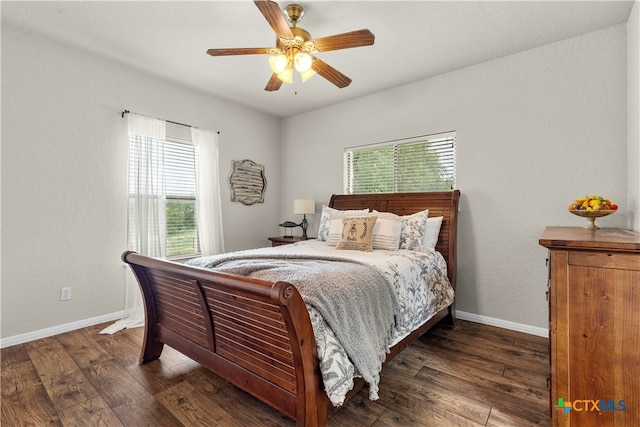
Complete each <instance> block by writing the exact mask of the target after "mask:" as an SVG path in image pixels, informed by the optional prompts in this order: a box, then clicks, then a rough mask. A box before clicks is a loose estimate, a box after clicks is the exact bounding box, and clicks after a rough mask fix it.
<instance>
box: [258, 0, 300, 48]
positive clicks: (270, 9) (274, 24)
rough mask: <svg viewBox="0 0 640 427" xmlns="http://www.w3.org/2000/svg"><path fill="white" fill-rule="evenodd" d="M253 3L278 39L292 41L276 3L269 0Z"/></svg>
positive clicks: (284, 19)
mask: <svg viewBox="0 0 640 427" xmlns="http://www.w3.org/2000/svg"><path fill="white" fill-rule="evenodd" d="M253 3H255V5H256V6H257V7H258V9H259V10H260V13H262V15H263V16H264V18H265V19H266V20H267V22H268V23H269V25H271V28H273V31H275V33H276V35H277V36H278V37H280V38H284V39H292V38H293V37H294V36H293V33H292V32H291V28H289V24H288V23H287V20H286V18H285V17H284V15H283V14H282V11H281V10H280V6H278V3H276V2H274V1H270V0H253Z"/></svg>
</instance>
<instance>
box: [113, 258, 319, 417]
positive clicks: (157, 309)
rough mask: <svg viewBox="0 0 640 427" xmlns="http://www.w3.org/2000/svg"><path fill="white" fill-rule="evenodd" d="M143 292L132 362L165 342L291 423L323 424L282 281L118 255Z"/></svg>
mask: <svg viewBox="0 0 640 427" xmlns="http://www.w3.org/2000/svg"><path fill="white" fill-rule="evenodd" d="M122 260H123V261H124V262H126V263H127V264H129V265H130V267H131V268H132V270H133V272H134V274H135V276H136V278H137V280H138V284H139V285H140V289H141V291H142V294H143V297H144V308H145V318H146V322H145V334H144V342H143V347H142V351H141V355H140V363H147V362H150V361H153V360H155V359H157V358H158V357H160V353H161V352H162V349H163V347H164V344H167V345H169V346H171V347H173V348H174V349H176V350H178V351H180V352H181V353H183V354H186V355H188V356H189V357H191V358H192V359H193V360H195V361H196V362H198V363H200V364H201V365H203V366H205V367H206V368H208V369H210V370H211V371H213V372H215V373H216V374H218V375H219V376H221V377H223V378H225V379H226V380H228V381H230V382H231V383H233V384H235V385H236V386H238V387H240V388H241V389H243V390H245V391H246V392H248V393H250V394H252V395H254V396H255V397H257V398H259V399H261V400H262V401H264V402H265V403H267V404H268V405H270V406H272V407H274V408H276V409H277V410H279V411H280V412H282V413H283V414H285V415H287V416H289V417H290V418H292V419H294V420H297V425H299V426H319V425H325V424H326V419H327V406H328V397H327V396H326V393H325V392H324V390H323V389H322V385H321V384H320V380H319V378H320V376H319V373H318V372H316V369H317V367H318V364H317V360H318V356H317V351H316V343H315V339H314V336H313V330H312V328H311V320H310V319H309V313H308V311H307V308H306V306H305V304H304V301H303V300H302V297H301V296H300V294H299V293H298V291H297V289H296V288H295V287H294V286H293V285H291V284H290V283H287V282H275V283H272V282H267V281H263V280H259V279H251V278H247V277H242V278H239V277H237V276H233V275H230V274H225V273H219V272H214V271H210V270H205V269H199V268H196V267H191V266H186V265H182V264H178V263H174V262H170V261H164V260H159V259H153V258H148V257H145V256H141V255H138V254H137V253H135V252H131V251H127V252H125V253H123V254H122Z"/></svg>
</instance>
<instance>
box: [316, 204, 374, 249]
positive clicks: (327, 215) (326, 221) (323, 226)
mask: <svg viewBox="0 0 640 427" xmlns="http://www.w3.org/2000/svg"><path fill="white" fill-rule="evenodd" d="M366 213H369V209H355V210H348V211H341V210H338V209H333V208H330V207H329V206H327V205H322V215H320V225H319V227H318V240H320V241H326V240H327V238H328V237H329V227H330V226H331V218H332V217H333V216H336V217H341V216H345V215H362V214H366Z"/></svg>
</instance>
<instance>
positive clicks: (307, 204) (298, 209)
mask: <svg viewBox="0 0 640 427" xmlns="http://www.w3.org/2000/svg"><path fill="white" fill-rule="evenodd" d="M293 213H294V214H295V215H303V218H302V222H301V223H300V224H298V226H299V227H302V238H303V239H305V240H306V239H308V237H307V227H308V226H309V224H308V222H307V215H312V214H315V213H316V202H314V201H313V200H312V199H295V200H294V201H293Z"/></svg>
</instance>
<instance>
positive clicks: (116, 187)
mask: <svg viewBox="0 0 640 427" xmlns="http://www.w3.org/2000/svg"><path fill="white" fill-rule="evenodd" d="M124 108H127V109H129V110H131V111H134V112H137V113H140V114H145V115H149V116H154V117H160V118H164V119H168V120H173V121H177V122H181V123H188V124H191V125H194V126H198V127H201V128H204V129H212V130H220V131H221V135H220V145H221V149H220V166H221V170H222V173H221V175H222V177H221V178H222V179H223V184H222V194H223V220H224V222H225V238H226V246H227V249H231V250H233V249H242V248H249V247H256V246H260V245H264V244H266V243H268V242H267V240H266V236H267V235H269V234H271V233H274V232H275V231H276V230H277V225H276V224H277V223H278V222H277V221H278V220H279V211H280V205H279V203H280V192H279V187H280V185H279V184H280V172H279V171H280V156H279V149H280V121H279V120H278V119H276V118H273V117H270V116H268V115H266V114H262V113H257V112H255V111H253V110H250V109H248V108H245V107H241V106H239V105H236V104H232V103H230V102H227V101H223V100H221V99H217V98H213V97H211V96H205V95H202V94H200V93H197V92H194V91H192V90H190V89H186V88H181V87H178V86H175V85H173V84H171V83H169V82H167V81H163V80H160V79H158V78H154V77H150V76H147V75H145V74H141V73H138V72H136V71H133V70H132V69H129V68H126V67H121V66H119V65H117V64H115V63H112V62H109V61H105V60H102V59H99V58H97V57H94V56H92V55H90V54H86V53H83V52H81V51H78V50H75V49H71V48H66V47H64V46H62V45H60V44H56V43H52V42H49V41H46V40H43V39H40V38H38V37H35V36H31V35H29V34H25V33H21V32H17V31H14V30H12V29H11V28H9V27H7V26H5V25H3V27H2V337H3V338H6V337H9V336H14V335H17V334H23V333H28V332H32V331H35V330H40V329H43V328H49V327H55V326H57V325H62V324H66V323H71V322H76V321H81V320H83V319H88V318H92V317H97V316H101V315H105V314H108V313H114V312H118V311H120V310H122V309H123V302H124V289H125V282H126V276H125V271H126V270H125V268H124V266H123V264H122V262H121V261H120V254H121V253H122V251H124V250H126V248H127V239H126V230H127V156H128V152H127V137H126V131H127V124H126V120H125V119H122V118H121V117H120V115H119V112H120V111H121V110H122V109H124ZM247 123H251V126H247ZM245 158H251V159H252V160H254V161H256V162H258V163H260V164H264V165H265V167H266V173H267V179H268V186H267V193H266V195H265V203H263V204H258V205H254V206H251V207H248V206H244V205H241V204H239V203H231V201H230V195H229V188H228V186H227V185H226V184H225V182H226V181H224V180H226V177H227V176H228V175H229V173H230V169H231V161H232V160H234V159H245ZM255 218H261V219H262V220H263V221H256V220H255ZM67 286H71V287H72V299H71V301H64V302H61V301H60V288H62V287H67Z"/></svg>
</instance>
